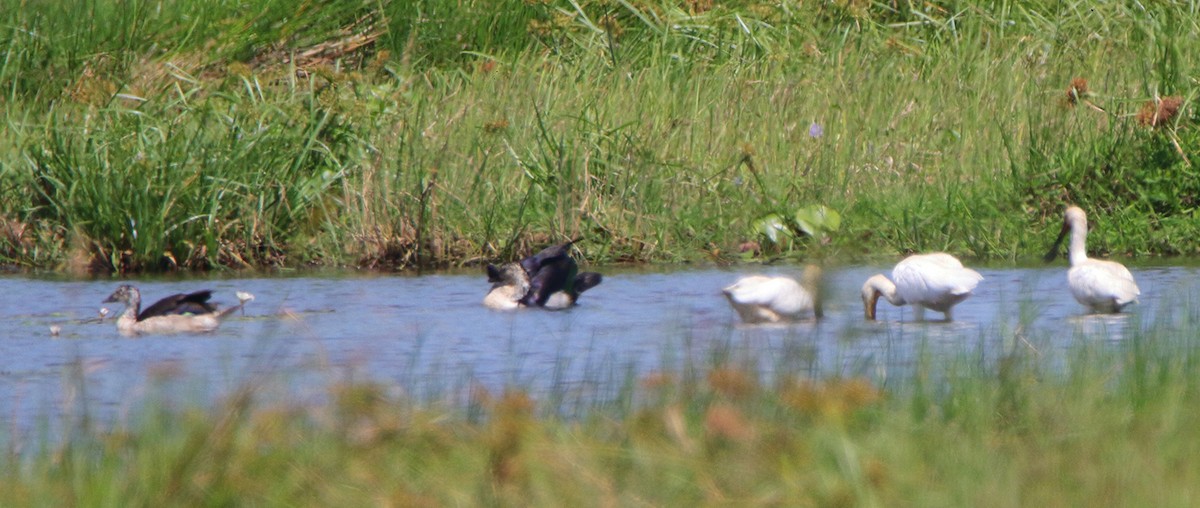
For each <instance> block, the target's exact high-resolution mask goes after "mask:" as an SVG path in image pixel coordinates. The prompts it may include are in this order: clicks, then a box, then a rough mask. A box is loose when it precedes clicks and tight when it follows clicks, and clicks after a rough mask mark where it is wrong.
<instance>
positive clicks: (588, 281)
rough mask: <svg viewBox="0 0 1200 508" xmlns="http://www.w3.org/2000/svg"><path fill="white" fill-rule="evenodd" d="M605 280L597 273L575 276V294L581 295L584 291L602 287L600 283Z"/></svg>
mask: <svg viewBox="0 0 1200 508" xmlns="http://www.w3.org/2000/svg"><path fill="white" fill-rule="evenodd" d="M603 279H604V278H603V277H601V276H600V274H598V273H596V272H579V275H576V276H575V294H576V295H579V294H580V293H582V292H584V291H587V290H589V289H592V288H594V287H596V286H598V285H600V281H602V280H603Z"/></svg>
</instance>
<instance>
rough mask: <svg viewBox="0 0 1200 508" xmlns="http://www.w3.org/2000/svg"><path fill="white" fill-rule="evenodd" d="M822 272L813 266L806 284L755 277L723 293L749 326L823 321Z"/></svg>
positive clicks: (752, 276) (789, 280)
mask: <svg viewBox="0 0 1200 508" xmlns="http://www.w3.org/2000/svg"><path fill="white" fill-rule="evenodd" d="M820 288H821V268H820V267H818V266H816V265H809V266H808V267H806V268H805V269H804V275H803V280H801V281H796V279H793V278H791V277H768V276H765V275H751V276H748V277H742V278H741V279H738V281H737V282H735V283H733V285H731V286H729V287H727V288H725V289H723V290H722V291H721V292H722V293H724V294H725V298H727V299H729V304H730V305H732V306H733V309H734V310H736V311H737V313H738V315H739V316H741V318H742V321H743V322H745V323H778V322H785V321H796V320H801V319H808V318H813V319H819V318H821V289H820Z"/></svg>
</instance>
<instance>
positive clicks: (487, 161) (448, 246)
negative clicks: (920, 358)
mask: <svg viewBox="0 0 1200 508" xmlns="http://www.w3.org/2000/svg"><path fill="white" fill-rule="evenodd" d="M710 7H711V8H710ZM1194 10H1195V6H1193V5H1190V4H1187V3H1162V4H1155V5H1153V6H1148V7H1147V6H1144V5H1142V4H1138V3H1128V4H1125V3H1110V4H1104V5H1092V4H1091V3H1069V2H1068V3H1064V2H1039V1H1025V2H1015V3H1001V4H997V5H992V6H976V5H973V4H962V5H960V4H957V3H955V2H943V3H920V4H916V3H896V4H888V3H867V2H857V1H846V2H830V3H817V2H801V3H792V2H784V3H769V2H759V1H745V2H728V3H722V4H721V5H716V6H712V5H709V3H708V2H703V1H694V2H682V3H675V2H657V1H634V2H612V1H599V0H597V1H585V2H571V1H558V0H555V1H547V2H526V1H523V0H522V1H516V0H511V1H507V2H501V3H499V4H497V3H495V2H446V1H424V2H389V1H384V2H357V1H350V0H340V1H335V2H321V3H319V4H318V3H311V2H302V3H300V4H298V5H297V4H295V3H294V2H279V1H276V0H257V1H254V2H215V3H212V2H193V1H188V0H177V1H173V2H160V3H149V2H132V3H118V2H111V1H105V0H94V1H91V2H75V3H68V4H64V5H59V4H57V3H53V2H32V3H30V2H20V1H17V0H4V1H3V2H0V13H2V14H0V97H2V99H0V100H2V101H3V102H2V104H3V109H2V112H0V121H2V122H4V124H5V125H6V129H5V130H4V131H3V132H4V134H3V135H0V186H2V188H0V191H2V192H3V193H4V195H6V196H13V197H14V199H6V200H3V202H2V203H0V221H2V224H0V226H3V229H2V230H0V233H3V234H0V262H2V263H7V264H13V265H18V266H24V267H30V268H61V269H67V270H71V271H114V270H115V271H122V272H137V271H145V270H150V271H158V270H171V269H209V268H214V267H242V266H255V267H263V266H306V265H334V266H365V267H396V268H411V267H436V266H450V265H461V264H466V263H473V262H478V261H479V260H481V259H498V258H511V257H512V256H514V255H516V254H518V253H522V252H528V251H530V250H532V249H534V248H537V247H540V246H542V245H544V244H546V243H549V242H552V241H556V240H560V239H563V238H566V237H574V236H580V235H582V236H586V237H587V238H588V241H587V242H585V243H584V244H581V248H583V249H584V253H585V255H586V257H587V258H588V260H589V261H592V262H614V261H636V262H646V261H692V260H703V259H715V260H718V261H729V260H736V259H740V258H742V256H743V254H741V253H740V252H739V251H740V250H743V249H745V248H748V246H749V244H748V243H747V242H757V243H758V244H759V247H760V249H759V250H758V252H759V255H761V256H765V257H776V256H789V257H793V256H794V257H809V258H812V257H815V258H821V257H834V256H836V257H838V258H840V259H845V258H847V257H850V258H854V257H865V256H871V255H879V256H894V255H896V254H899V253H904V252H910V251H925V250H935V249H944V250H949V251H952V252H954V253H957V254H960V255H964V256H970V257H977V258H994V259H1007V260H1014V259H1028V258H1031V257H1032V256H1033V255H1036V254H1039V253H1041V252H1042V251H1044V250H1045V248H1046V247H1047V246H1048V245H1049V242H1050V241H1051V240H1052V238H1053V236H1054V232H1055V230H1056V228H1057V227H1058V221H1059V216H1060V214H1061V212H1062V210H1063V208H1064V207H1065V205H1066V204H1067V203H1076V204H1079V205H1081V206H1083V207H1084V208H1085V209H1087V210H1088V211H1089V213H1090V214H1091V218H1092V224H1093V225H1094V227H1093V230H1094V233H1093V235H1092V238H1091V246H1092V249H1093V250H1094V251H1097V252H1100V253H1104V254H1120V255H1136V256H1147V255H1195V254H1197V253H1200V243H1198V242H1197V241H1196V240H1195V239H1196V238H1200V235H1197V234H1196V233H1197V232H1198V231H1197V229H1198V228H1200V226H1198V224H1200V221H1197V220H1196V218H1197V217H1196V202H1195V198H1194V196H1196V195H1200V176H1198V174H1197V170H1196V169H1195V168H1194V167H1193V166H1192V164H1193V163H1195V161H1194V160H1193V159H1196V158H1197V157H1196V155H1197V147H1198V146H1200V136H1198V135H1197V133H1196V131H1195V129H1194V128H1193V124H1194V123H1195V120H1196V115H1197V113H1196V112H1195V108H1194V107H1192V102H1193V101H1194V99H1195V97H1196V96H1197V94H1196V93H1195V82H1196V79H1197V69H1196V67H1195V65H1194V64H1193V63H1192V60H1191V59H1188V58H1186V57H1185V56H1184V55H1188V54H1194V53H1196V52H1197V50H1200V47H1197V45H1198V44H1200V43H1197V42H1196V41H1197V40H1200V37H1197V35H1200V34H1198V32H1200V26H1198V24H1197V22H1196V21H1195V20H1196V19H1197V18H1196V16H1194V12H1193V11H1194ZM1075 78H1083V79H1085V80H1086V84H1084V85H1081V86H1079V87H1075V88H1073V87H1072V80H1073V79H1075ZM1072 90H1074V92H1072ZM1156 97H1160V98H1162V97H1178V101H1179V102H1176V103H1174V104H1175V105H1176V106H1177V109H1176V110H1175V112H1174V113H1173V114H1170V115H1167V116H1169V118H1161V117H1155V115H1154V114H1153V110H1151V111H1150V112H1149V113H1147V114H1141V115H1139V112H1140V111H1141V110H1142V109H1143V108H1144V107H1145V104H1147V103H1148V102H1151V103H1152V102H1153V101H1154V100H1155V98H1156ZM814 124H815V125H818V126H819V127H820V130H821V131H822V135H821V136H820V137H811V136H810V127H811V126H813V125H814ZM1148 124H1155V125H1156V126H1150V125H1148ZM818 206H824V207H827V208H826V210H830V211H832V212H834V213H836V216H837V218H838V219H840V220H839V221H836V223H822V224H815V225H814V224H811V223H802V221H800V220H798V218H797V217H796V214H797V212H798V211H801V210H812V209H815V208H814V207H818ZM801 213H802V214H803V215H805V216H808V215H807V214H806V213H805V212H801ZM801 218H804V217H801ZM764 219H771V220H764ZM764 224H776V227H774V228H766V229H764ZM135 232H136V235H135ZM768 232H772V233H774V234H771V235H768V234H767V233H768ZM751 252H754V250H752V251H751Z"/></svg>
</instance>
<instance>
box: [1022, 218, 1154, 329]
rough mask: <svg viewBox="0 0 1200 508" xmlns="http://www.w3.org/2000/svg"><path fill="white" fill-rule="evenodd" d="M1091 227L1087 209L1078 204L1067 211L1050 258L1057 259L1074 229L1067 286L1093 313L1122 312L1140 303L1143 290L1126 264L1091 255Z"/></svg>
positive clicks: (1069, 246)
mask: <svg viewBox="0 0 1200 508" xmlns="http://www.w3.org/2000/svg"><path fill="white" fill-rule="evenodd" d="M1087 230H1088V225H1087V214H1086V213H1084V211H1083V209H1082V208H1079V207H1078V206H1071V207H1067V211H1066V213H1064V214H1063V226H1062V229H1061V230H1059V232H1058V239H1056V240H1054V246H1053V247H1051V248H1050V252H1049V253H1047V254H1046V261H1048V262H1049V261H1053V260H1054V258H1055V257H1056V256H1058V247H1059V245H1061V244H1062V241H1063V238H1064V237H1065V236H1066V235H1067V231H1070V232H1071V243H1070V245H1068V246H1067V254H1068V257H1069V258H1070V260H1071V269H1070V270H1067V287H1069V288H1070V289H1071V294H1072V295H1074V296H1075V300H1076V301H1078V302H1079V303H1081V304H1083V305H1084V306H1085V307H1087V308H1088V311H1090V312H1092V313H1117V312H1121V309H1123V308H1125V307H1126V306H1127V305H1129V304H1131V303H1135V302H1137V297H1138V295H1140V294H1142V292H1141V290H1139V289H1138V287H1137V283H1136V282H1134V281H1133V274H1132V273H1129V269H1128V268H1125V265H1122V264H1121V263H1118V262H1116V261H1108V260H1104V259H1092V258H1089V257H1088V255H1087Z"/></svg>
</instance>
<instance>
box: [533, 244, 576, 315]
mask: <svg viewBox="0 0 1200 508" xmlns="http://www.w3.org/2000/svg"><path fill="white" fill-rule="evenodd" d="M578 270H579V267H578V266H577V265H576V264H575V260H574V259H572V258H571V257H570V256H562V257H557V258H553V259H550V260H549V261H547V262H545V263H543V264H542V267H541V268H539V269H538V271H537V273H534V274H533V276H532V277H530V279H529V292H528V293H525V297H524V298H522V299H521V303H522V304H524V305H525V306H529V307H532V306H537V307H541V306H543V305H545V304H546V300H548V299H550V295H552V294H554V293H557V292H559V291H570V290H571V286H572V285H574V283H575V273H576V272H577V271H578Z"/></svg>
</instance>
